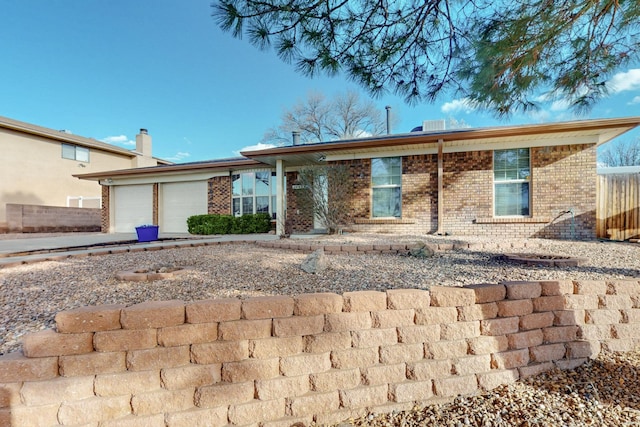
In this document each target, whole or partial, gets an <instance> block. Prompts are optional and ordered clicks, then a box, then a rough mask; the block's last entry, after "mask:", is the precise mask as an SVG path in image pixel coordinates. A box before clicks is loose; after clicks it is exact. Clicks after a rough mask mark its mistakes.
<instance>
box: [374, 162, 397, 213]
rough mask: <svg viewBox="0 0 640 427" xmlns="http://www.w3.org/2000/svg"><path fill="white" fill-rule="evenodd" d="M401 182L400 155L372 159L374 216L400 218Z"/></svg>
mask: <svg viewBox="0 0 640 427" xmlns="http://www.w3.org/2000/svg"><path fill="white" fill-rule="evenodd" d="M401 184H402V160H401V158H400V157H385V158H380V159H371V205H372V216H373V217H374V218H400V214H401V209H400V207H401V206H402V185H401Z"/></svg>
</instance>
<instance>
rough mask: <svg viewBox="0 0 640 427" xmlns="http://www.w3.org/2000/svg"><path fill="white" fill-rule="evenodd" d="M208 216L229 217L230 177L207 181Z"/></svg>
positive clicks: (214, 178) (217, 177) (218, 177)
mask: <svg viewBox="0 0 640 427" xmlns="http://www.w3.org/2000/svg"><path fill="white" fill-rule="evenodd" d="M207 193H208V201H207V211H208V213H209V214H216V215H231V177H229V176H216V177H213V178H211V179H209V181H208V191H207Z"/></svg>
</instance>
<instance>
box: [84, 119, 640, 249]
mask: <svg viewBox="0 0 640 427" xmlns="http://www.w3.org/2000/svg"><path fill="white" fill-rule="evenodd" d="M639 124H640V117H629V118H618V119H600V120H583V121H572V122H562V123H550V124H538V125H523V126H504V127H491V128H478V129H457V130H448V131H447V130H442V131H429V132H426V131H422V132H412V133H408V134H397V135H385V136H377V137H371V138H361V139H354V140H340V141H330V142H322V143H314V144H304V145H291V146H285V147H278V148H271V149H266V150H259V151H250V152H243V153H242V155H243V156H244V158H240V159H227V160H217V161H209V162H198V163H188V164H179V165H171V166H158V167H152V168H142V169H139V168H136V169H130V170H120V171H111V172H102V173H92V174H82V175H78V177H80V178H82V179H89V180H97V181H99V182H100V184H101V185H102V186H103V231H105V232H106V231H110V232H120V231H131V230H133V227H134V226H135V225H139V224H144V223H154V224H157V225H159V226H160V231H161V232H162V231H164V232H177V231H186V218H187V217H188V216H191V215H195V214H203V213H217V214H231V213H233V214H235V215H239V214H243V213H255V212H269V213H271V214H272V215H273V216H274V218H276V223H277V233H278V234H285V230H286V232H308V231H310V230H312V229H313V228H316V226H317V224H314V219H313V218H312V217H310V216H309V215H305V214H303V213H301V210H300V209H299V207H298V206H296V200H295V191H298V190H295V189H294V188H297V187H296V179H297V171H298V170H299V168H301V167H304V166H307V165H322V164H328V165H331V164H341V165H345V166H348V168H349V170H350V175H351V180H352V182H353V189H354V197H353V199H352V202H351V213H352V217H353V219H354V224H353V228H354V229H356V230H359V231H367V232H397V233H409V234H425V233H441V234H451V235H482V236H509V237H549V238H585V239H588V238H594V237H595V220H596V214H595V211H596V147H597V146H599V145H601V144H604V143H606V142H607V141H609V140H611V139H613V138H615V137H617V136H619V135H621V134H623V133H625V132H627V131H629V130H631V129H633V128H635V127H636V126H638V125H639ZM282 212H284V215H281V213H282Z"/></svg>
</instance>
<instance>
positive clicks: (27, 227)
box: [7, 203, 100, 233]
mask: <svg viewBox="0 0 640 427" xmlns="http://www.w3.org/2000/svg"><path fill="white" fill-rule="evenodd" d="M7 231H8V232H9V233H44V232H47V233H49V232H54V231H55V232H70V231H85V232H89V231H100V209H94V208H67V207H60V206H40V205H20V204H12V203H7Z"/></svg>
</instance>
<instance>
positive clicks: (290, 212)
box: [285, 172, 313, 234]
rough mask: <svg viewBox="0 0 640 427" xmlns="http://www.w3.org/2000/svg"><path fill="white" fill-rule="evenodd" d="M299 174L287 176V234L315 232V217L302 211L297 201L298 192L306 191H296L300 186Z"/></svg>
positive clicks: (293, 173) (294, 173)
mask: <svg viewBox="0 0 640 427" xmlns="http://www.w3.org/2000/svg"><path fill="white" fill-rule="evenodd" d="M298 184H299V183H298V174H297V173H296V172H288V173H287V174H286V185H287V190H286V193H287V208H286V209H287V216H286V218H285V233H286V234H292V233H306V232H308V231H311V230H313V215H312V214H311V213H309V212H305V211H304V210H303V209H300V208H299V207H298V204H297V200H296V192H298V191H306V190H300V189H294V186H296V185H298Z"/></svg>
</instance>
